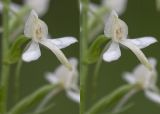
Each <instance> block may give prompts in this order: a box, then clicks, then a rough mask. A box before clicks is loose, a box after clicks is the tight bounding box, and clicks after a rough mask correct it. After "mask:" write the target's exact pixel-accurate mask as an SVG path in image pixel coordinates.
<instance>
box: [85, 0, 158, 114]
mask: <svg viewBox="0 0 160 114" xmlns="http://www.w3.org/2000/svg"><path fill="white" fill-rule="evenodd" d="M93 1H94V2H95V3H100V0H93ZM120 18H121V19H122V20H124V21H125V22H126V23H127V24H128V28H129V37H130V38H138V37H143V36H154V37H156V38H157V40H158V41H160V12H158V11H157V10H156V3H155V0H128V5H127V9H126V11H125V13H124V14H123V15H122V16H120ZM159 50H160V45H159V43H156V44H153V45H151V46H149V47H147V48H145V49H143V52H144V53H145V55H146V56H147V57H154V58H156V59H157V61H158V64H157V70H158V73H159V76H160V61H159V60H160V52H159ZM121 51H122V56H121V58H120V59H119V60H118V61H115V62H112V63H107V62H103V65H102V67H101V70H100V74H99V79H98V80H97V81H98V90H97V94H98V97H97V99H96V100H99V99H100V98H101V97H103V96H105V95H106V94H109V93H110V92H112V91H113V90H115V89H116V88H118V87H120V86H121V85H124V84H127V83H126V82H125V81H124V80H123V79H122V74H123V72H125V71H129V72H131V71H132V70H133V68H134V67H135V66H136V65H138V64H139V61H138V59H137V58H136V56H135V55H134V54H133V53H132V52H131V51H130V50H128V49H125V48H124V47H121ZM91 71H92V72H93V69H92V70H91ZM92 72H90V74H91V73H92ZM92 76H93V75H90V76H89V79H88V83H89V84H90V83H91V79H92ZM158 85H159V88H160V77H158ZM89 90H91V89H90V87H89V89H88V91H89ZM92 95H93V93H91V91H89V92H88V98H90V97H91V96H92ZM130 102H131V103H134V106H133V107H132V108H131V109H130V110H128V111H126V112H123V113H122V114H158V113H160V105H157V104H155V103H154V102H152V101H150V100H149V99H147V98H146V97H145V96H144V94H143V92H140V93H138V94H136V95H135V96H134V97H132V99H130ZM88 105H89V106H90V105H92V103H90V104H88ZM104 114H106V112H105V113H104Z"/></svg>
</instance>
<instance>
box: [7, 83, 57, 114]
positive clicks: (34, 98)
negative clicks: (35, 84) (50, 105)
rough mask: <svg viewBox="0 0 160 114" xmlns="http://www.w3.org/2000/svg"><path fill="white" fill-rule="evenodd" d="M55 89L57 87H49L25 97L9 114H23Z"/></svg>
mask: <svg viewBox="0 0 160 114" xmlns="http://www.w3.org/2000/svg"><path fill="white" fill-rule="evenodd" d="M55 87H57V86H54V85H47V86H44V87H42V88H40V89H38V90H37V91H35V92H34V93H33V94H31V95H29V96H27V97H25V98H24V99H22V100H21V101H20V102H19V103H17V104H16V105H15V106H14V107H13V108H12V109H11V110H10V111H9V112H8V113H7V114H23V113H24V112H25V111H26V110H27V109H29V108H31V107H32V106H33V105H34V104H36V103H38V102H39V101H40V100H41V99H42V98H43V97H44V96H45V95H46V94H47V93H48V92H49V91H51V90H52V89H54V88H55Z"/></svg>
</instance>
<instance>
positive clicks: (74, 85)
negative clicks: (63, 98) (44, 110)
mask: <svg viewBox="0 0 160 114" xmlns="http://www.w3.org/2000/svg"><path fill="white" fill-rule="evenodd" d="M69 62H70V63H71V64H72V70H68V69H67V68H66V67H64V66H63V65H61V66H59V67H58V68H57V69H56V70H55V72H53V73H47V75H46V78H47V80H48V81H49V82H50V83H52V84H58V85H60V86H61V87H62V88H63V89H64V90H65V91H66V93H67V96H68V97H69V98H70V99H72V100H73V101H76V102H78V103H79V102H80V94H79V89H78V71H77V60H76V59H75V58H71V59H70V60H69Z"/></svg>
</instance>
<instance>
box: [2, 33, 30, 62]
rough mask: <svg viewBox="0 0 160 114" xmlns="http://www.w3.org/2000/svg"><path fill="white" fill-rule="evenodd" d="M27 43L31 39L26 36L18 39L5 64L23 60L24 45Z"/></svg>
mask: <svg viewBox="0 0 160 114" xmlns="http://www.w3.org/2000/svg"><path fill="white" fill-rule="evenodd" d="M27 41H29V39H28V38H26V37H25V36H20V37H18V38H17V39H16V41H15V42H14V43H13V44H12V46H11V49H10V51H9V53H8V54H7V57H6V59H5V61H4V62H5V63H7V64H14V63H16V62H17V61H18V60H19V59H20V58H21V54H22V51H23V49H24V45H25V44H26V43H27Z"/></svg>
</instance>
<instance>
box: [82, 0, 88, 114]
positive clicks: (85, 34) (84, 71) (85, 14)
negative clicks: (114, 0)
mask: <svg viewBox="0 0 160 114" xmlns="http://www.w3.org/2000/svg"><path fill="white" fill-rule="evenodd" d="M81 2H82V15H81V38H80V94H81V95H80V96H81V103H80V114H84V111H85V101H86V100H85V95H86V94H85V90H86V78H87V72H88V66H87V64H85V63H84V62H83V60H84V58H85V54H86V52H87V48H88V40H87V39H88V37H89V36H88V33H89V31H88V26H87V25H88V4H89V0H81Z"/></svg>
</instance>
